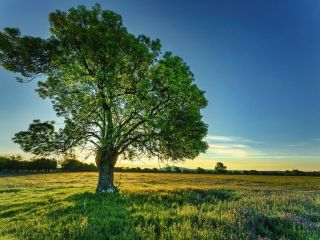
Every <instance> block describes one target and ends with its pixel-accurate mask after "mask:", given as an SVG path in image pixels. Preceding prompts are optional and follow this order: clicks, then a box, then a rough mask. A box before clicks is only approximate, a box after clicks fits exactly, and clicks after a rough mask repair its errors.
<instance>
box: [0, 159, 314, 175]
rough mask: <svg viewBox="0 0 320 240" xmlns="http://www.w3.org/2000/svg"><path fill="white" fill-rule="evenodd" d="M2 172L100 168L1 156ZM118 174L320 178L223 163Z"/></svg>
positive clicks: (118, 169) (73, 161) (72, 161)
mask: <svg viewBox="0 0 320 240" xmlns="http://www.w3.org/2000/svg"><path fill="white" fill-rule="evenodd" d="M0 171H9V172H19V171H37V172H50V171H68V172H96V171H98V168H97V167H96V165H95V164H93V163H90V164H88V163H84V162H82V161H79V160H77V159H76V158H75V157H66V158H64V159H63V160H61V161H58V160H56V159H52V158H36V159H31V160H28V161H27V160H23V159H22V157H21V156H0ZM115 171H116V172H138V173H158V172H160V173H189V174H229V175H278V176H320V171H314V172H304V171H300V170H291V171H289V170H286V171H257V170H243V171H241V170H236V171H231V170H227V167H226V166H224V164H223V163H221V162H218V163H217V164H216V166H215V168H214V170H207V169H204V168H201V167H197V168H196V169H186V168H180V167H177V166H169V165H166V166H165V167H164V168H160V169H158V168H140V167H132V168H129V167H116V168H115Z"/></svg>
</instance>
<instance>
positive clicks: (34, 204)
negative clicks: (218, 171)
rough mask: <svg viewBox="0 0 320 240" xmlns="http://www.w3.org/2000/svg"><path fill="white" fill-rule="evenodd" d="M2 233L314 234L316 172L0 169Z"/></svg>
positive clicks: (318, 223)
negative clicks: (109, 177) (108, 189)
mask: <svg viewBox="0 0 320 240" xmlns="http://www.w3.org/2000/svg"><path fill="white" fill-rule="evenodd" d="M0 176H1V177H0V239H37V240H38V239H46V240H48V239H55V240H57V239H190V240H191V239H192V240H193V239H264V240H266V239H290V240H294V239H297V240H303V239H315V240H318V239H320V178H317V177H279V176H234V175H230V176H228V175H225V176H224V175H218V176H217V175H196V174H190V175H187V174H160V173H159V174H151V173H149V174H148V173H122V174H121V176H120V174H118V173H117V174H116V181H117V182H118V184H119V181H120V182H121V183H120V188H121V193H120V194H104V195H96V194H95V193H94V189H95V185H96V181H97V174H96V173H50V174H33V175H32V174H31V175H21V174H20V175H0Z"/></svg>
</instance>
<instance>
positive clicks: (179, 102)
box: [0, 5, 207, 192]
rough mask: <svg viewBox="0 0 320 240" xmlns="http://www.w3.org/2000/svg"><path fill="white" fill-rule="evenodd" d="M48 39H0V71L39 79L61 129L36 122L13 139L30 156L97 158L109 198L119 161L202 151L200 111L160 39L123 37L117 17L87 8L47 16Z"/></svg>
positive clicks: (200, 99)
mask: <svg viewBox="0 0 320 240" xmlns="http://www.w3.org/2000/svg"><path fill="white" fill-rule="evenodd" d="M49 21H50V25H51V28H50V32H51V36H50V37H49V38H48V39H42V38H39V37H32V36H25V35H21V33H20V30H19V29H16V28H5V29H4V30H3V31H2V32H0V65H2V66H3V67H4V68H5V69H7V70H9V71H12V72H16V73H19V74H20V76H19V78H18V80H19V81H22V82H25V81H31V80H33V79H35V80H36V81H38V88H37V89H36V91H37V92H38V94H39V95H40V97H41V98H48V99H51V102H52V105H53V108H54V110H55V111H56V113H57V116H59V117H62V118H64V127H63V128H60V129H58V130H55V123H54V122H53V121H52V122H49V121H46V122H41V121H39V120H34V121H33V123H32V124H30V127H29V129H28V130H27V131H22V132H19V133H17V134H16V135H15V137H14V138H13V140H14V142H15V143H18V144H19V145H20V146H21V148H22V149H23V150H24V151H27V152H31V153H34V154H37V155H50V154H55V153H63V152H66V151H69V150H70V149H75V148H77V147H85V148H89V149H91V150H93V151H94V153H95V154H96V155H95V156H96V157H95V160H96V164H97V167H98V169H99V180H98V185H97V191H99V192H103V191H114V190H115V189H116V188H115V186H114V183H113V178H114V175H113V172H114V166H115V164H116V162H117V159H118V157H119V156H121V157H122V158H124V159H131V160H133V159H135V158H137V157H139V156H144V157H147V158H152V157H157V158H159V159H160V160H161V161H168V160H170V161H183V160H185V159H194V158H195V157H196V156H198V155H199V153H201V152H204V151H205V150H206V149H207V143H206V142H205V141H203V138H204V137H205V135H206V133H207V125H206V124H205V123H204V122H203V121H202V116H201V113H200V110H201V109H202V108H204V107H205V106H206V105H207V100H206V99H205V96H204V92H203V91H201V90H200V89H199V88H198V87H197V85H196V84H195V83H194V75H193V74H192V72H191V70H190V68H189V67H188V66H187V64H186V63H185V62H184V61H183V60H182V59H181V58H180V57H178V56H174V55H172V54H171V53H169V52H165V53H162V52H161V45H160V41H159V40H151V39H150V38H148V37H146V36H144V35H141V36H135V35H133V34H130V33H129V32H128V31H127V29H126V28H125V27H124V26H123V24H122V18H121V16H119V15H118V14H116V13H114V12H112V11H109V10H102V9H101V8H100V6H99V5H95V6H94V7H93V8H92V9H87V8H86V7H85V6H78V7H77V8H71V9H69V10H68V11H67V12H62V11H59V10H57V11H56V12H53V13H51V14H50V15H49Z"/></svg>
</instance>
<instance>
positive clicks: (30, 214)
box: [2, 189, 236, 240]
mask: <svg viewBox="0 0 320 240" xmlns="http://www.w3.org/2000/svg"><path fill="white" fill-rule="evenodd" d="M35 200H36V199H35ZM233 200H236V197H235V195H234V193H233V192H232V191H229V190H198V189H194V190H192V189H189V190H179V191H170V192H165V191H163V192H134V193H126V192H124V193H120V194H119V193H118V194H110V193H109V194H108V193H106V194H102V195H100V194H96V193H91V192H84V193H80V194H74V195H71V196H69V197H67V198H64V199H60V200H58V198H57V199H55V201H43V202H34V203H28V205H19V206H18V205H16V206H15V207H14V208H12V209H10V210H9V209H7V211H5V212H3V213H2V214H3V216H2V217H4V218H6V219H8V220H9V219H10V221H11V222H12V223H11V225H10V226H8V227H9V229H7V230H6V233H7V234H11V235H12V234H14V235H15V236H17V237H19V239H55V240H59V239H96V240H99V239H110V240H111V239H113V240H114V239H118V240H121V239H123V240H130V239H203V238H201V236H200V235H199V234H200V233H201V232H206V234H207V235H208V236H209V235H210V234H214V229H215V228H217V227H219V226H223V225H225V223H223V222H222V221H221V220H219V219H218V218H216V217H214V216H212V217H210V218H206V217H204V216H201V215H199V211H198V208H199V206H200V205H203V204H204V205H205V204H207V205H206V206H209V205H214V203H216V202H218V201H233ZM202 211H205V210H202ZM15 214H17V215H15ZM18 219H19V221H18ZM185 233H188V234H189V235H190V237H188V238H187V237H185V236H184V234H185ZM181 236H183V238H181Z"/></svg>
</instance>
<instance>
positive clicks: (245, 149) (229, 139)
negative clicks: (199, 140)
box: [206, 135, 262, 158]
mask: <svg viewBox="0 0 320 240" xmlns="http://www.w3.org/2000/svg"><path fill="white" fill-rule="evenodd" d="M206 140H207V141H208V144H209V149H208V150H207V154H208V156H212V157H218V156H219V157H232V158H237V157H240V158H243V157H253V156H256V155H258V154H261V152H260V151H259V150H257V149H255V148H254V147H253V146H252V145H253V144H260V143H262V142H259V141H255V140H252V139H248V138H243V137H237V136H220V135H208V136H207V138H206Z"/></svg>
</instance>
